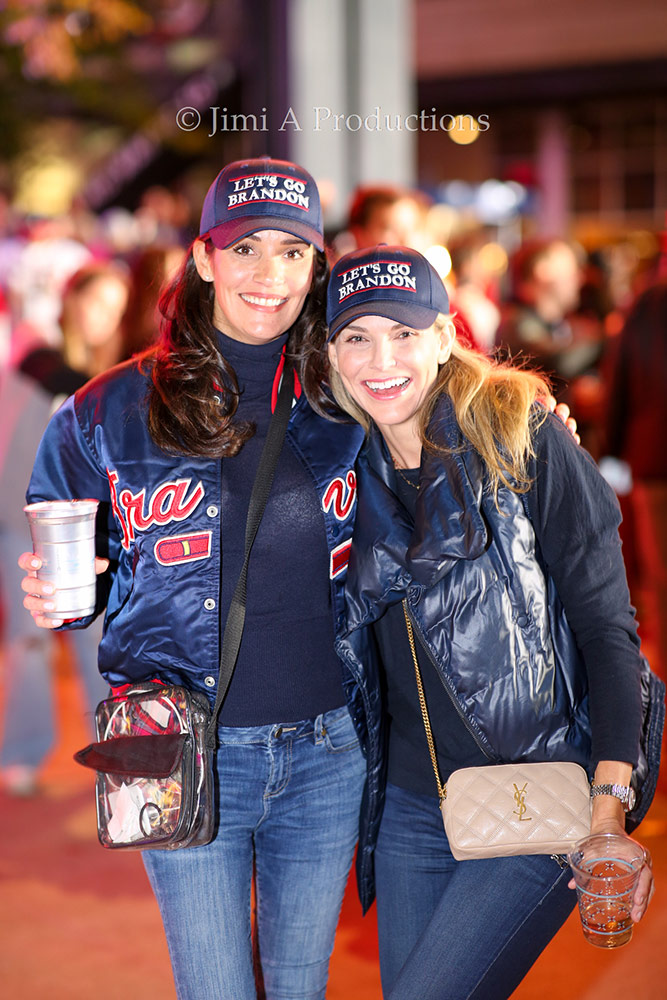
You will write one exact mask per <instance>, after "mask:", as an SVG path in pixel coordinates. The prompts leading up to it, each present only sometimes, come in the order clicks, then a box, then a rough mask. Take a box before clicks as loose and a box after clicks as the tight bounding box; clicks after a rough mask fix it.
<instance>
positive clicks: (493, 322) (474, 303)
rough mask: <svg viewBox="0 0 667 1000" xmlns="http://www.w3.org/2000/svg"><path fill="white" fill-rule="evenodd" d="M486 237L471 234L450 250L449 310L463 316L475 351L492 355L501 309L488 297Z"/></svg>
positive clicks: (457, 242)
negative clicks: (475, 348) (450, 293)
mask: <svg viewBox="0 0 667 1000" xmlns="http://www.w3.org/2000/svg"><path fill="white" fill-rule="evenodd" d="M488 243H489V238H488V236H487V235H486V234H485V233H482V232H477V233H470V234H467V235H466V236H463V237H461V238H460V239H458V240H456V241H455V242H454V243H453V244H452V245H451V246H450V248H449V249H450V252H451V257H452V272H453V274H452V277H453V284H454V287H453V295H452V307H453V309H455V310H456V311H457V312H458V313H459V314H460V315H462V316H463V317H464V318H465V320H466V323H467V325H468V327H469V329H470V333H471V335H472V339H473V341H474V344H475V346H476V347H477V348H478V350H480V351H482V352H483V353H484V354H490V353H491V352H492V351H493V348H494V346H495V342H496V332H497V330H498V326H499V324H500V309H499V308H498V306H497V305H496V303H495V301H494V300H493V298H491V296H490V295H489V289H490V287H491V277H492V276H491V274H490V272H489V269H488V267H487V266H486V264H485V263H484V258H483V253H482V251H483V249H484V247H485V246H486V245H487V244H488Z"/></svg>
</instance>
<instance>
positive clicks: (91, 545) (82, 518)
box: [23, 500, 98, 618]
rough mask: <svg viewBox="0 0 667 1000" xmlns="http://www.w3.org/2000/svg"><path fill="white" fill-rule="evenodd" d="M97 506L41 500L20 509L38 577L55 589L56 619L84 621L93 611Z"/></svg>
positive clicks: (96, 502)
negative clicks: (39, 563) (35, 557)
mask: <svg viewBox="0 0 667 1000" xmlns="http://www.w3.org/2000/svg"><path fill="white" fill-rule="evenodd" d="M97 507H98V501H97V500H44V501H42V502H41V503H31V504H28V505H27V506H26V507H24V508H23V510H24V511H25V513H26V516H27V518H28V524H29V525H30V535H31V537H32V547H33V552H34V553H35V555H38V556H39V558H40V559H41V560H42V566H41V569H39V570H37V577H38V579H40V580H48V581H49V582H50V583H52V584H53V585H54V587H55V588H56V592H55V594H54V596H53V600H54V602H55V605H56V607H55V610H54V611H53V612H52V614H53V616H54V617H55V618H83V617H84V616H85V615H89V614H92V612H93V611H94V609H95V593H96V588H97V578H96V574H95V515H96V513H97Z"/></svg>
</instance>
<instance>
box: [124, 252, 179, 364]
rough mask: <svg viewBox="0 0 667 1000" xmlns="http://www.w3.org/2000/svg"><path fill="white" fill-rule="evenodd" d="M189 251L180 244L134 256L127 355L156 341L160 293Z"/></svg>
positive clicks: (126, 328)
mask: <svg viewBox="0 0 667 1000" xmlns="http://www.w3.org/2000/svg"><path fill="white" fill-rule="evenodd" d="M185 255H186V251H185V250H184V249H183V248H182V247H181V246H180V245H178V244H174V243H171V244H165V245H157V246H149V247H146V248H145V249H143V250H140V251H139V252H138V253H137V254H136V255H135V256H134V257H132V259H131V264H130V273H131V283H130V284H131V287H130V300H129V302H128V306H127V311H126V314H125V321H124V329H125V343H126V354H127V357H131V355H132V354H137V353H139V352H140V351H144V350H146V348H148V347H150V346H151V345H152V344H153V343H154V342H155V331H156V330H158V329H159V326H160V310H159V300H160V295H161V294H162V291H163V289H164V287H165V286H166V285H168V284H169V283H170V282H171V280H172V279H173V278H174V277H175V276H176V273H177V272H178V271H179V269H180V267H181V265H182V264H183V262H184V260H185Z"/></svg>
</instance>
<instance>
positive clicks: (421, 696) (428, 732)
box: [403, 600, 447, 805]
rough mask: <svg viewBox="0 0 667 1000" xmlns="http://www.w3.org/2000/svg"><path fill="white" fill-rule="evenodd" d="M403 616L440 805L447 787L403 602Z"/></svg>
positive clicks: (406, 609)
mask: <svg viewBox="0 0 667 1000" xmlns="http://www.w3.org/2000/svg"><path fill="white" fill-rule="evenodd" d="M403 614H404V615H405V627H406V629H407V630H408V642H409V643H410V651H411V652H412V659H413V662H414V665H415V677H416V678H417V691H418V692H419V707H420V708H421V712H422V719H423V720H424V729H425V730H426V742H427V743H428V752H429V753H430V755H431V763H432V764H433V771H434V772H435V780H436V782H437V785H438V804H440V805H441V804H442V801H443V799H446V798H447V786H446V785H443V783H442V781H441V780H440V773H439V771H438V758H437V757H436V755H435V743H434V741H433V733H432V731H431V720H430V719H429V717H428V709H427V708H426V698H425V697H424V685H423V684H422V675H421V671H420V669H419V663H418V661H417V650H416V649H415V634H414V631H413V629H412V622H411V621H410V616H409V615H408V602H407V601H406V600H404V601H403Z"/></svg>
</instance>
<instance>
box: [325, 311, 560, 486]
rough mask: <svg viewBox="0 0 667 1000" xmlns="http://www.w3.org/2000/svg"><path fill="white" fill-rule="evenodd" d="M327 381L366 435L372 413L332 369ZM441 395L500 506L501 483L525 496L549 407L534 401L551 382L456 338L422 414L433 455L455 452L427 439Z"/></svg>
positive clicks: (443, 323) (448, 321) (441, 320)
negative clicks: (536, 443) (451, 408)
mask: <svg viewBox="0 0 667 1000" xmlns="http://www.w3.org/2000/svg"><path fill="white" fill-rule="evenodd" d="M448 326H453V323H452V318H451V317H450V316H445V315H442V314H441V315H440V316H438V318H437V320H436V327H437V328H438V329H439V330H442V331H444V330H445V329H446V328H447V327H448ZM329 381H330V385H331V390H332V392H333V394H334V396H335V398H336V401H337V403H338V405H339V406H340V407H342V409H344V410H345V411H346V413H349V414H350V416H351V417H354V419H355V420H357V421H358V422H359V423H360V424H361V425H362V426H363V427H364V428H365V429H366V431H367V432H368V431H369V429H370V423H371V422H370V418H369V416H368V414H367V413H366V412H365V411H364V410H362V409H361V407H359V406H358V405H357V404H356V403H355V402H354V400H353V399H352V397H351V396H350V395H349V393H348V392H347V390H346V389H345V386H344V385H343V381H342V379H341V378H340V375H338V373H337V372H336V371H335V370H334V368H333V367H330V374H329ZM443 392H446V393H447V395H448V396H449V397H450V399H451V401H452V403H453V406H454V413H455V415H456V421H457V423H458V425H459V427H460V429H461V432H462V433H463V436H464V437H465V438H466V439H467V441H468V442H469V444H470V445H472V447H473V448H474V449H475V451H476V452H477V453H478V454H479V455H480V457H481V458H482V460H483V462H484V465H485V466H486V471H487V474H488V485H489V489H490V491H491V493H492V495H493V497H494V499H495V502H496V505H497V503H498V489H499V487H500V486H501V485H503V486H506V487H508V488H509V489H510V490H512V491H513V492H515V493H525V492H526V491H527V490H528V489H529V488H530V485H531V480H530V476H529V475H528V461H529V459H530V458H532V457H533V456H534V454H535V451H534V448H533V435H534V432H535V431H536V429H537V428H538V427H539V426H540V424H541V423H543V421H544V420H545V419H546V416H547V413H548V410H547V408H546V406H535V403H536V402H538V401H539V402H542V403H544V402H546V399H547V397H548V395H549V385H548V383H547V381H546V380H545V379H544V378H543V377H542V376H541V375H539V374H538V373H537V372H533V371H528V370H525V369H520V368H513V367H511V366H510V365H508V364H503V363H501V362H499V361H495V360H493V359H492V358H488V357H486V356H485V355H483V354H479V353H477V352H476V351H472V350H470V349H469V348H467V347H465V346H464V345H463V344H462V343H461V342H460V341H459V340H457V339H456V338H455V337H453V338H452V353H451V356H450V358H449V360H448V361H446V362H445V364H443V365H441V366H440V370H439V372H438V376H437V378H436V380H435V382H434V383H433V385H432V386H431V388H430V390H429V392H428V395H427V397H426V399H425V400H424V404H423V406H422V408H421V412H420V414H419V434H420V437H421V440H422V446H423V447H424V448H425V449H426V450H427V451H430V452H431V453H435V454H452V451H453V449H451V448H449V447H447V446H443V445H441V444H439V443H436V442H435V441H433V440H432V439H431V438H430V437H429V435H428V425H429V423H430V420H431V417H432V416H433V412H434V410H435V407H436V404H437V401H438V399H439V398H440V396H441V395H442V393H443ZM461 450H462V449H461Z"/></svg>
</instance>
